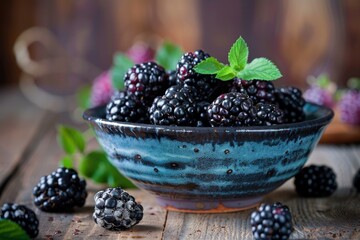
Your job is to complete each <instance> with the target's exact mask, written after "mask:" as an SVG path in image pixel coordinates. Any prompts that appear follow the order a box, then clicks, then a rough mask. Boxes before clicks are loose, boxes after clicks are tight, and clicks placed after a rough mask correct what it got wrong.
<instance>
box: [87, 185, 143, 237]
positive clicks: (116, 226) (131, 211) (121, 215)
mask: <svg viewBox="0 0 360 240" xmlns="http://www.w3.org/2000/svg"><path fill="white" fill-rule="evenodd" d="M94 200H95V211H94V213H93V219H94V221H95V223H96V224H99V225H100V226H101V227H103V228H106V229H109V230H125V229H129V228H131V227H132V226H134V225H136V224H138V223H139V222H140V221H141V219H142V218H143V207H142V206H141V205H140V204H139V203H137V202H136V201H135V198H134V197H133V196H131V195H130V194H128V193H127V192H126V191H124V190H122V189H121V188H108V189H107V190H105V191H99V192H97V193H96V194H95V196H94Z"/></svg>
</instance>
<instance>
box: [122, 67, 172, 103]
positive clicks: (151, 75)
mask: <svg viewBox="0 0 360 240" xmlns="http://www.w3.org/2000/svg"><path fill="white" fill-rule="evenodd" d="M124 82H125V90H126V93H127V95H134V96H135V97H136V98H137V99H139V100H141V101H142V102H143V103H144V104H145V105H150V104H151V103H152V102H153V100H154V99H155V97H157V96H160V95H162V94H164V92H165V90H166V88H167V86H168V75H167V74H166V72H165V69H164V68H163V67H161V66H160V65H158V64H156V63H154V62H147V63H141V64H136V65H135V66H133V67H131V68H130V69H129V70H128V72H127V73H126V74H125V78H124Z"/></svg>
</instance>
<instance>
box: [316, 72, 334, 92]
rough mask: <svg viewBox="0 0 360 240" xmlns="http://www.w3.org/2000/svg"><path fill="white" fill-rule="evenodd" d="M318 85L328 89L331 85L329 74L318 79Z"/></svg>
mask: <svg viewBox="0 0 360 240" xmlns="http://www.w3.org/2000/svg"><path fill="white" fill-rule="evenodd" d="M316 84H317V85H318V86H319V87H320V88H323V89H326V88H327V87H329V85H330V84H331V81H330V78H329V76H328V75H327V74H321V75H320V76H318V77H317V79H316Z"/></svg>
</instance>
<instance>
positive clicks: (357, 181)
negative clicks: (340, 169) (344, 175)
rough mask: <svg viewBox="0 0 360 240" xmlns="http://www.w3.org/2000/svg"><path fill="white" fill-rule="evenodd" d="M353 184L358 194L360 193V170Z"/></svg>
mask: <svg viewBox="0 0 360 240" xmlns="http://www.w3.org/2000/svg"><path fill="white" fill-rule="evenodd" d="M353 184H354V187H355V188H356V190H357V192H358V193H360V169H359V170H358V171H357V172H356V174H355V176H354V180H353Z"/></svg>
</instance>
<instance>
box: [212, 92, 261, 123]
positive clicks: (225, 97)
mask: <svg viewBox="0 0 360 240" xmlns="http://www.w3.org/2000/svg"><path fill="white" fill-rule="evenodd" d="M208 118H209V121H210V124H211V126H213V127H219V126H220V127H223V126H253V125H259V124H260V122H259V120H258V118H257V116H256V111H255V108H254V106H253V101H252V100H251V99H250V98H249V96H248V95H246V94H243V93H238V92H231V93H226V94H222V95H220V96H219V97H217V98H216V99H215V101H213V102H212V103H211V104H210V105H209V107H208Z"/></svg>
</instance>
